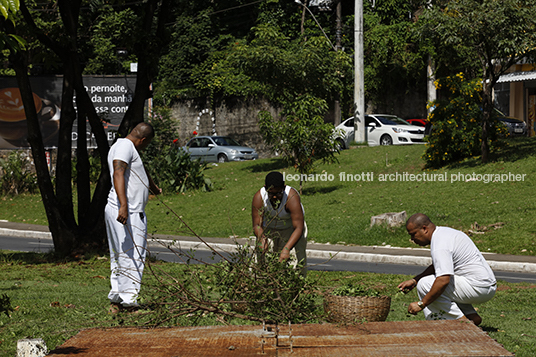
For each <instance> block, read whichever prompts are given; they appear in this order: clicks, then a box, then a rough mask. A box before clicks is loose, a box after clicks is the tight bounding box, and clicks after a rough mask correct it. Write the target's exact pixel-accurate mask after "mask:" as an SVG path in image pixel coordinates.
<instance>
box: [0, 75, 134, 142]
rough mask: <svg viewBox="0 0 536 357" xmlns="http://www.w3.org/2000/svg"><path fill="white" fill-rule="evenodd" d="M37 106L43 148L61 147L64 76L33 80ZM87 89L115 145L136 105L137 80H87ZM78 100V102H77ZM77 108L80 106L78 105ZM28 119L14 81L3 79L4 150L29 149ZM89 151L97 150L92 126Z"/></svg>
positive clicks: (0, 125) (0, 134)
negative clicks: (125, 115)
mask: <svg viewBox="0 0 536 357" xmlns="http://www.w3.org/2000/svg"><path fill="white" fill-rule="evenodd" d="M30 83H31V86H32V91H33V98H34V105H35V109H36V111H37V115H38V118H39V124H40V127H41V134H42V136H43V144H44V145H45V147H46V148H53V147H57V145H58V131H59V123H60V118H61V110H60V108H61V91H62V86H63V77H62V76H46V77H30ZM84 86H85V88H86V90H87V92H88V94H89V96H90V98H91V101H92V102H93V105H94V106H95V110H96V112H97V115H98V116H99V118H100V119H101V123H102V125H103V127H104V129H105V131H106V134H107V137H108V142H109V143H110V144H111V143H112V141H113V139H114V137H115V133H116V132H117V129H118V127H119V124H120V123H121V120H122V119H123V115H124V113H125V112H126V111H127V109H128V106H129V105H130V103H131V102H132V97H133V95H134V89H135V86H136V77H135V76H85V77H84ZM75 99H76V98H75ZM74 105H75V108H76V102H75V103H74ZM77 128H78V124H77V122H75V123H74V125H73V130H72V133H71V140H72V141H71V143H72V147H73V148H76V144H77V140H78V130H77ZM27 137H28V130H27V124H26V115H25V113H24V107H23V105H22V100H21V98H20V91H19V89H18V85H17V81H16V79H15V78H14V77H0V149H17V148H28V147H29V146H30V145H29V143H28V141H27ZM86 140H87V143H88V147H96V142H95V138H94V136H93V133H92V132H91V126H90V125H89V123H87V130H86Z"/></svg>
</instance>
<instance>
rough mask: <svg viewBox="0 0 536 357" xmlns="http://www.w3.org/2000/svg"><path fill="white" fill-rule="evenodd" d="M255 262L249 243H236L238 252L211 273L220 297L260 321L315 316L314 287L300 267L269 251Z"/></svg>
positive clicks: (302, 319)
mask: <svg viewBox="0 0 536 357" xmlns="http://www.w3.org/2000/svg"><path fill="white" fill-rule="evenodd" d="M256 254H259V256H260V255H261V254H262V253H256ZM258 261H259V262H257V260H256V259H254V257H253V256H252V255H251V252H250V250H249V246H240V245H237V252H235V253H232V254H231V256H230V259H229V260H227V261H225V262H223V263H221V266H220V267H219V269H218V270H216V272H215V275H214V284H215V286H216V291H218V292H219V293H220V294H221V296H220V298H221V299H223V300H230V301H233V303H232V304H231V307H232V308H233V309H234V310H236V311H238V312H240V313H244V314H246V315H249V316H254V317H257V318H259V319H261V320H263V321H271V322H277V323H285V322H292V323H303V322H307V321H310V320H312V319H316V318H318V315H317V314H318V313H319V311H320V310H319V306H318V305H317V304H316V302H315V294H314V293H312V292H313V291H314V290H315V287H314V285H312V282H311V281H310V280H308V279H307V278H305V277H304V276H302V275H301V274H300V272H301V269H300V267H299V266H298V267H296V268H294V267H292V266H291V265H289V264H288V263H287V262H279V253H272V252H266V253H264V254H262V257H261V258H259V259H258Z"/></svg>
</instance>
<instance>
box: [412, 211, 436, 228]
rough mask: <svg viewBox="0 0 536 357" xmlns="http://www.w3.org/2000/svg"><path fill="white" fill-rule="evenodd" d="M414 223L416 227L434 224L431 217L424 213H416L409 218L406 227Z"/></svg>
mask: <svg viewBox="0 0 536 357" xmlns="http://www.w3.org/2000/svg"><path fill="white" fill-rule="evenodd" d="M410 224H411V225H413V226H414V227H415V228H422V227H423V226H429V225H430V224H433V223H432V221H431V220H430V218H428V216H427V215H425V214H423V213H415V214H414V215H413V216H411V217H409V218H408V221H407V222H406V228H407V227H408V225H410Z"/></svg>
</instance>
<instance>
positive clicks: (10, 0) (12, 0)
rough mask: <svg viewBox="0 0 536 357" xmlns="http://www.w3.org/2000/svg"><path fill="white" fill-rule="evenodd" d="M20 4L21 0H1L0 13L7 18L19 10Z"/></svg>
mask: <svg viewBox="0 0 536 357" xmlns="http://www.w3.org/2000/svg"><path fill="white" fill-rule="evenodd" d="M19 6H20V2H19V0H0V13H2V15H3V16H4V19H6V20H7V19H8V18H9V17H10V16H11V15H13V14H15V13H16V12H17V11H19Z"/></svg>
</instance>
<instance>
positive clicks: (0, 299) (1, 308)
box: [0, 294, 15, 317]
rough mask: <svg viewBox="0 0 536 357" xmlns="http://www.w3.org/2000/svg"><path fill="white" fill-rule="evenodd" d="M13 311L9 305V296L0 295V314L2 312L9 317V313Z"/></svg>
mask: <svg viewBox="0 0 536 357" xmlns="http://www.w3.org/2000/svg"><path fill="white" fill-rule="evenodd" d="M13 311H15V310H14V309H13V306H12V305H11V298H10V297H9V295H7V294H2V295H0V314H1V313H2V312H3V313H4V314H6V315H7V317H10V313H11V312H13Z"/></svg>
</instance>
